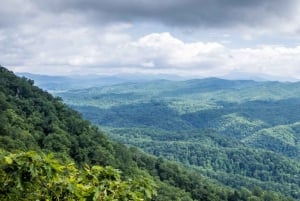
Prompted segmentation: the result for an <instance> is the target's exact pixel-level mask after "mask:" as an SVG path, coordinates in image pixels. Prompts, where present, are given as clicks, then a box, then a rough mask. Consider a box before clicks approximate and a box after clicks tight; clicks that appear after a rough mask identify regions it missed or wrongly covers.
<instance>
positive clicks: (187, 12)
mask: <svg viewBox="0 0 300 201" xmlns="http://www.w3.org/2000/svg"><path fill="white" fill-rule="evenodd" d="M35 3H36V4H38V5H39V6H40V8H42V9H44V10H47V11H50V12H74V14H76V13H77V14H83V15H86V16H89V17H90V18H89V20H92V21H94V22H103V21H106V22H109V21H112V22H115V21H121V22H132V21H139V20H142V21H143V20H149V21H155V22H161V23H163V24H167V25H172V26H200V27H201V26H203V27H219V26H222V27H223V26H225V27H226V26H229V27H230V26H235V25H240V24H243V25H248V26H259V25H264V24H266V23H268V22H269V21H270V20H272V21H273V20H274V19H275V20H276V19H287V20H288V19H289V18H290V17H291V15H293V14H294V12H295V10H294V9H295V4H297V1H295V0H272V1H270V0H245V1H244V0H163V1H162V0H126V1H124V0H101V1H99V0H65V1H61V0H51V1H39V0H35Z"/></svg>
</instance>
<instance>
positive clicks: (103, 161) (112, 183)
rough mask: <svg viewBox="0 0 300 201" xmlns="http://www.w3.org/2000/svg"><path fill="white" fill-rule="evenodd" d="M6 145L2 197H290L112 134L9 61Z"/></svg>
mask: <svg viewBox="0 0 300 201" xmlns="http://www.w3.org/2000/svg"><path fill="white" fill-rule="evenodd" d="M0 148H1V150H0V166H1V168H0V182H1V184H2V185H1V187H0V192H1V195H0V198H1V200H44V199H45V200H47V199H48V200H70V199H71V200H79V199H82V200H113V199H115V200H161V201H163V200H164V201H165V200H187V201H188V200H212V201H213V200H231V201H234V200H292V199H291V198H287V197H282V196H281V195H279V194H278V193H275V192H267V191H263V190H262V189H260V188H249V189H246V188H242V189H238V188H236V189H232V188H228V187H225V186H223V185H220V184H217V183H214V182H212V181H211V180H208V179H205V178H204V177H203V176H201V175H199V174H198V173H196V172H194V171H189V170H186V168H183V167H182V166H180V165H178V164H175V163H171V162H168V161H166V160H164V159H162V158H158V159H157V158H155V157H152V156H149V155H146V154H144V153H142V152H140V151H138V150H137V149H135V148H131V149H128V148H127V147H126V146H124V145H122V144H119V143H116V142H112V141H110V140H109V139H108V138H107V137H106V136H105V135H104V134H103V133H101V132H100V131H99V130H98V129H97V127H95V126H92V125H91V124H90V123H89V122H88V121H86V120H84V119H82V118H81V115H80V114H79V113H77V112H75V111H74V110H72V109H70V108H68V107H67V106H66V105H65V104H63V103H62V100H61V99H60V98H54V97H53V96H52V95H50V94H48V93H47V92H45V91H43V90H41V89H39V88H38V87H36V86H34V81H32V80H28V79H26V78H19V77H17V76H15V75H14V74H13V73H12V72H10V71H8V70H7V69H5V68H3V67H0ZM33 151H34V152H33ZM50 153H53V154H52V155H51V154H50ZM45 154H50V155H45ZM53 157H54V158H53ZM72 161H74V162H75V165H74V164H72ZM93 165H94V166H93ZM95 165H96V166H95ZM99 165H100V166H99ZM108 165H109V166H111V167H113V168H110V167H105V166H108ZM116 169H119V170H121V173H120V172H119V171H117V170H116ZM155 192H157V193H155Z"/></svg>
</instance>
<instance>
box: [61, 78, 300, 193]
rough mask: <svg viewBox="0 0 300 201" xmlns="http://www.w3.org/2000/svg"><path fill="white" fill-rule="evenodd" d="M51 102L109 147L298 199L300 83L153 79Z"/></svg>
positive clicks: (226, 182) (68, 95)
mask: <svg viewBox="0 0 300 201" xmlns="http://www.w3.org/2000/svg"><path fill="white" fill-rule="evenodd" d="M58 95H59V96H61V97H63V98H64V100H65V101H66V103H68V104H69V105H71V106H72V107H73V108H74V109H76V110H78V111H80V112H81V113H82V114H83V116H84V117H86V118H87V119H89V120H91V121H92V122H93V123H94V124H97V125H100V126H101V128H102V129H103V130H104V131H106V132H107V133H108V134H109V135H110V137H111V138H112V139H114V140H116V141H119V142H122V143H125V144H127V145H133V146H136V147H139V148H142V149H143V150H144V151H146V152H147V153H150V154H154V155H156V156H159V157H163V158H166V159H169V160H175V161H178V162H181V163H182V164H184V165H185V166H189V167H190V168H193V169H194V170H195V171H197V172H198V173H201V174H202V175H205V176H207V177H209V178H212V179H215V180H217V181H218V182H220V183H222V184H224V185H227V186H230V187H233V188H237V187H245V188H250V189H251V188H252V187H253V186H258V187H260V188H262V189H264V190H271V191H277V192H281V193H282V194H285V195H287V196H292V197H294V198H296V199H300V187H299V184H300V177H299V174H300V162H299V160H300V158H299V156H300V155H299V153H300V143H299V142H300V134H299V133H300V127H299V125H300V116H299V114H300V83H280V82H254V81H228V80H221V79H216V78H211V79H202V80H189V81H182V82H174V81H165V80H160V81H152V82H146V83H136V84H135V83H125V84H121V85H112V86H106V87H101V88H90V89H81V90H71V91H68V92H64V93H58Z"/></svg>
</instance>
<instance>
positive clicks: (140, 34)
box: [0, 0, 300, 80]
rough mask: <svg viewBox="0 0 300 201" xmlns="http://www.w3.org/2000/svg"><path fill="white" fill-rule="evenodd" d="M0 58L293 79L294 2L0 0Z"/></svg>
mask: <svg viewBox="0 0 300 201" xmlns="http://www.w3.org/2000/svg"><path fill="white" fill-rule="evenodd" d="M0 64H1V65H2V66H5V67H7V68H8V69H10V70H13V71H14V72H29V73H35V74H48V75H75V74H79V75H84V74H105V75H112V74H170V75H179V76H187V77H189V76H193V77H218V76H224V75H230V74H237V75H244V74H249V75H266V76H270V77H273V78H276V79H287V80H289V79H290V80H294V79H300V1H298V0H247V1H243V0H1V2H0Z"/></svg>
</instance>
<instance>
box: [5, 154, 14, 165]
mask: <svg viewBox="0 0 300 201" xmlns="http://www.w3.org/2000/svg"><path fill="white" fill-rule="evenodd" d="M4 161H5V163H7V164H8V165H11V164H12V163H13V160H12V158H11V157H8V156H5V157H4Z"/></svg>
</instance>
